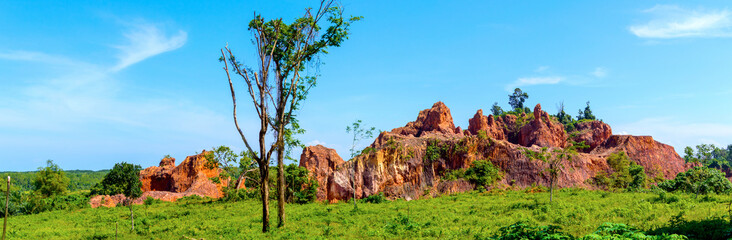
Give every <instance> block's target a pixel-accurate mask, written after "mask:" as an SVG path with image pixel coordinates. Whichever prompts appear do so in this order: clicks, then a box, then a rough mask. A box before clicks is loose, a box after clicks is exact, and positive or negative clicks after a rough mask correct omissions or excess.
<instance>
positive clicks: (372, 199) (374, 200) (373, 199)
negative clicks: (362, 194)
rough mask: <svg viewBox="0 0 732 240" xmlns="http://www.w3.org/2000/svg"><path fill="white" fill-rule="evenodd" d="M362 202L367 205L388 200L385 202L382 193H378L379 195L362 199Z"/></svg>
mask: <svg viewBox="0 0 732 240" xmlns="http://www.w3.org/2000/svg"><path fill="white" fill-rule="evenodd" d="M363 201H364V202H367V203H376V204H378V203H383V202H386V201H388V200H386V197H384V193H382V192H380V193H377V194H374V195H371V196H368V197H366V198H364V199H363Z"/></svg>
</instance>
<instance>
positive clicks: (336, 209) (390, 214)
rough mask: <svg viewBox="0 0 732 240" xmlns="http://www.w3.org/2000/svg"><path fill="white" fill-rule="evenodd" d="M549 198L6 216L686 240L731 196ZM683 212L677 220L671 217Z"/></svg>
mask: <svg viewBox="0 0 732 240" xmlns="http://www.w3.org/2000/svg"><path fill="white" fill-rule="evenodd" d="M555 194H556V197H557V198H556V199H555V201H556V202H555V203H554V204H551V205H547V204H543V203H546V202H548V199H549V193H547V192H539V193H524V192H523V191H505V192H502V193H490V192H484V193H478V192H470V193H461V194H455V195H450V196H443V197H436V198H429V199H418V200H412V201H404V200H395V201H387V202H384V203H381V204H362V205H359V208H358V209H359V211H358V212H354V211H353V206H351V205H349V204H348V203H344V202H341V203H335V204H320V203H311V204H303V205H300V204H293V205H288V208H287V211H288V215H287V216H288V221H289V224H288V226H287V227H285V228H280V229H277V230H276V231H271V232H269V233H262V231H261V225H260V224H261V208H260V205H259V202H258V201H259V200H254V199H249V200H242V201H238V202H226V201H211V200H210V199H208V200H207V199H203V198H200V197H190V199H189V198H186V199H183V200H182V201H181V202H176V203H163V204H154V205H152V206H149V207H138V208H136V210H135V220H136V224H135V231H134V232H129V231H122V229H129V227H130V225H129V224H130V222H129V221H123V220H120V218H123V219H124V218H126V217H128V216H129V210H128V209H127V208H120V207H117V208H109V209H107V208H97V209H91V208H89V207H84V208H82V209H77V210H72V211H68V210H60V211H50V212H44V213H41V214H34V215H23V216H13V217H11V218H10V219H9V221H8V239H89V238H93V237H99V236H102V237H103V236H111V239H113V238H114V234H115V228H114V226H115V223H116V222H119V229H120V232H119V239H180V238H183V237H182V236H186V237H188V238H195V239H202V238H204V239H319V238H322V239H496V238H498V237H501V235H500V229H501V228H503V227H506V226H510V225H512V224H514V223H517V222H519V221H520V222H523V223H526V224H527V225H526V226H525V227H524V229H531V228H534V229H538V228H539V227H535V226H550V225H552V226H558V227H560V228H561V229H558V230H556V232H555V233H561V234H562V235H566V236H573V238H581V237H587V238H585V239H628V238H623V237H617V236H615V238H612V237H610V236H607V237H604V235H612V234H609V233H617V234H622V232H624V230H623V231H620V230H621V229H619V228H621V227H617V228H615V229H616V230H612V229H613V228H612V227H601V226H603V223H605V222H614V223H618V224H624V225H626V226H627V227H628V228H632V229H635V230H634V231H635V232H636V233H642V234H644V235H645V236H646V238H638V239H674V238H669V236H671V235H670V234H673V233H672V232H673V231H678V232H679V233H678V234H684V235H688V236H689V237H690V238H691V239H727V237H725V235H723V234H722V232H724V231H725V230H727V229H729V226H730V225H729V224H728V223H727V222H726V219H725V218H727V217H728V209H727V207H728V204H729V202H730V201H732V196H729V195H719V196H715V198H716V200H713V201H700V199H701V198H699V199H694V197H693V195H688V194H683V193H667V194H669V195H673V196H676V197H677V198H678V201H676V202H672V203H664V202H655V201H653V199H654V198H656V197H657V195H656V194H650V193H639V192H621V193H609V192H603V191H588V190H581V189H561V190H558V191H556V193H555ZM193 198H195V199H193ZM87 206H88V204H87ZM681 211H684V212H685V213H684V215H683V218H678V220H675V216H677V215H678V213H679V212H681ZM400 213H401V214H400ZM273 219H275V216H273ZM232 223H236V224H232ZM392 229H393V230H392ZM601 229H610V230H603V231H600V230H601ZM674 229H677V230H674ZM326 230H327V234H325V232H326ZM513 232H519V231H513ZM714 232H716V233H718V234H716V235H713V234H712V233H714ZM692 234H693V235H692ZM323 235H327V236H323ZM664 235H665V236H666V238H663V237H664ZM715 236H716V237H715ZM589 237H592V238H589ZM649 237H653V238H649ZM676 237H677V238H676V239H680V237H681V236H676ZM630 239H632V238H630Z"/></svg>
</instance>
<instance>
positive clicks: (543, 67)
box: [534, 66, 549, 73]
mask: <svg viewBox="0 0 732 240" xmlns="http://www.w3.org/2000/svg"><path fill="white" fill-rule="evenodd" d="M546 70H549V66H539V67H538V68H536V70H534V72H538V73H540V72H544V71H546Z"/></svg>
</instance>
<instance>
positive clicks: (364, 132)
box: [346, 120, 376, 209]
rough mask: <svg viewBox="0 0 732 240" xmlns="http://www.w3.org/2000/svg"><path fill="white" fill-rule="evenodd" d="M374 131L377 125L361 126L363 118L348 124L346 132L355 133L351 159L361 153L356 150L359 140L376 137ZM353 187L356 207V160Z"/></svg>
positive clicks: (353, 170)
mask: <svg viewBox="0 0 732 240" xmlns="http://www.w3.org/2000/svg"><path fill="white" fill-rule="evenodd" d="M374 131H376V128H375V127H371V128H370V129H366V128H363V127H361V120H356V121H355V122H353V123H352V124H351V126H346V133H353V140H352V141H351V160H353V158H354V157H356V156H358V155H359V154H361V151H359V150H356V145H358V142H360V141H361V140H363V139H365V138H372V137H374ZM351 180H352V181H351V187H353V208H354V209H355V208H356V162H353V169H352V175H351Z"/></svg>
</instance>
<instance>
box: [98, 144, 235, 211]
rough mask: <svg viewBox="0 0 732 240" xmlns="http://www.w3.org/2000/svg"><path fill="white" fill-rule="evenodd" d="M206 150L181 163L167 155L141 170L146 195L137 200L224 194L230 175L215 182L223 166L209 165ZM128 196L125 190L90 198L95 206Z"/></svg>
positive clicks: (115, 202) (139, 202) (111, 204)
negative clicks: (121, 192)
mask: <svg viewBox="0 0 732 240" xmlns="http://www.w3.org/2000/svg"><path fill="white" fill-rule="evenodd" d="M207 153H208V152H206V151H205V150H204V151H203V152H202V153H200V154H197V155H193V156H188V157H186V159H185V160H183V162H181V163H180V165H178V166H177V167H176V166H175V158H163V160H161V161H160V165H159V166H152V167H149V168H145V169H143V170H142V171H140V182H142V192H143V194H142V196H141V197H139V198H137V199H135V200H133V203H134V204H142V203H143V201H144V200H145V199H147V198H148V197H152V198H155V199H159V200H163V201H169V202H174V201H176V200H178V199H179V198H182V197H186V196H191V195H198V196H201V197H211V198H220V197H222V196H223V192H222V190H223V188H224V187H226V186H227V185H228V183H229V180H228V179H219V183H214V182H213V181H212V180H211V179H212V178H217V177H218V176H219V174H220V173H221V171H222V170H221V169H218V168H210V167H208V166H207V165H206V163H207V161H206V157H205V155H206V154H207ZM124 199H125V197H124V196H123V195H121V194H119V195H114V196H107V195H99V196H95V197H93V198H91V199H90V204H91V206H92V207H99V206H106V207H110V206H116V205H117V204H118V203H120V202H122V201H123V200H124Z"/></svg>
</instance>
